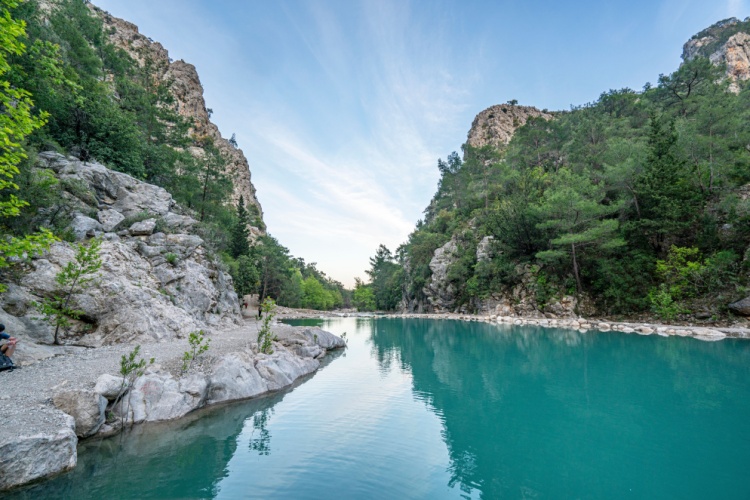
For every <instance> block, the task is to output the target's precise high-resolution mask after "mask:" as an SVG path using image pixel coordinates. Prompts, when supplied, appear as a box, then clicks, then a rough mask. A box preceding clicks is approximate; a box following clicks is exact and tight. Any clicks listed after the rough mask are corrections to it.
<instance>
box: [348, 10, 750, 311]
mask: <svg viewBox="0 0 750 500" xmlns="http://www.w3.org/2000/svg"><path fill="white" fill-rule="evenodd" d="M748 24H750V23H747V22H745V23H737V24H734V25H733V26H731V33H725V32H722V31H721V27H722V26H721V24H719V25H716V26H715V27H712V28H710V30H711V29H712V30H714V31H718V32H720V35H721V37H723V38H721V37H720V38H719V40H720V41H721V40H722V39H723V40H726V38H727V37H728V36H729V35H731V34H733V33H736V32H737V31H739V30H742V29H745V30H746V31H750V30H749V29H747V28H750V26H746V25H748ZM707 32H708V30H707ZM697 36H701V35H700V34H699V35H697ZM729 84H730V82H729V80H728V79H727V78H726V75H725V69H724V68H722V67H719V66H716V65H713V64H712V63H711V62H710V61H709V60H708V59H707V58H706V57H696V58H694V59H692V60H689V61H685V62H684V63H683V64H682V65H681V66H680V68H679V69H678V70H677V71H675V72H674V73H672V74H669V75H661V76H660V77H659V80H658V83H657V84H656V85H653V86H652V85H650V84H646V85H645V86H644V88H643V90H641V91H634V90H631V89H628V88H625V89H621V90H610V91H608V92H604V93H602V94H601V96H600V97H599V99H598V100H597V101H596V102H592V103H589V104H586V105H583V106H578V107H572V108H571V109H570V110H569V111H563V112H556V113H554V118H553V119H551V120H549V121H548V120H545V119H543V118H533V119H530V120H529V121H528V123H527V124H526V125H525V126H523V127H520V128H519V129H518V130H517V131H516V133H515V135H514V136H513V138H512V140H511V142H510V143H509V144H508V145H507V147H501V148H493V147H491V146H485V147H481V148H474V147H471V146H468V145H465V146H464V147H463V155H459V154H457V153H452V154H450V155H449V156H448V157H447V158H446V159H445V160H443V159H440V160H438V165H437V166H438V169H439V170H440V175H441V177H440V181H439V184H438V188H437V192H436V193H435V195H434V197H433V199H432V201H431V202H430V204H429V206H428V207H427V209H426V210H425V211H424V219H423V220H420V221H419V222H418V223H417V226H416V229H415V230H414V231H413V232H412V233H411V234H410V235H409V238H408V241H407V242H406V243H404V244H403V245H401V246H400V247H399V248H398V249H397V250H396V252H395V253H391V252H390V251H389V250H388V249H387V248H385V247H383V246H381V247H380V248H379V249H378V251H377V254H376V255H375V256H374V257H373V258H372V259H371V269H370V271H369V274H370V276H371V278H372V281H371V283H369V284H365V283H363V282H358V286H357V289H356V290H355V292H354V300H355V303H356V304H357V305H358V306H362V307H371V308H379V309H395V308H398V307H400V306H401V305H402V304H404V303H406V302H408V301H416V302H421V303H424V304H426V303H427V301H426V297H425V285H426V284H427V283H428V282H429V280H430V279H431V269H430V267H429V264H430V261H431V259H432V258H433V255H434V252H435V250H436V249H438V248H439V247H441V246H442V245H444V244H446V243H447V242H449V241H451V240H453V241H455V242H456V246H457V249H458V250H457V252H456V253H457V255H456V256H455V258H454V260H453V262H452V263H451V265H450V267H449V268H448V274H447V279H448V281H449V283H450V285H452V289H454V290H455V291H456V292H455V294H456V297H455V298H456V309H459V308H461V309H463V310H476V309H478V308H479V307H480V305H481V303H482V301H483V300H485V299H487V298H488V297H490V296H492V295H493V294H495V293H498V292H502V291H504V290H509V289H511V288H512V287H514V286H515V285H517V284H518V283H519V280H520V279H521V274H522V272H531V273H532V274H533V276H534V281H535V283H534V287H535V290H534V292H535V294H536V300H537V302H538V303H539V304H540V306H543V305H544V303H545V301H546V300H548V299H549V298H551V297H554V296H560V295H563V294H568V295H576V296H579V297H580V296H585V297H588V299H589V300H590V301H592V302H593V304H595V306H596V309H597V311H598V312H599V313H602V314H634V313H641V312H651V313H655V314H657V315H659V316H661V317H662V318H664V319H674V318H675V317H678V316H683V317H685V316H684V315H688V314H693V315H696V314H698V315H702V316H703V317H707V316H720V315H722V314H725V313H727V308H726V306H727V304H728V303H730V302H732V301H735V300H738V299H741V298H743V297H745V295H746V288H745V287H746V286H747V284H748V280H747V271H748V269H747V267H748V264H749V262H748V254H747V251H748V246H750V201H749V200H748V196H749V195H750V189H748V183H750V88H748V85H746V84H745V85H744V86H743V85H741V86H740V91H739V92H738V93H735V92H731V91H728V88H729ZM513 104H514V103H513V102H509V104H508V106H512V105H513ZM487 237H490V238H487ZM483 240H484V241H485V242H489V245H490V251H489V257H488V258H483V259H479V258H478V257H477V247H478V245H479V244H480V242H481V241H483ZM402 298H403V302H402Z"/></svg>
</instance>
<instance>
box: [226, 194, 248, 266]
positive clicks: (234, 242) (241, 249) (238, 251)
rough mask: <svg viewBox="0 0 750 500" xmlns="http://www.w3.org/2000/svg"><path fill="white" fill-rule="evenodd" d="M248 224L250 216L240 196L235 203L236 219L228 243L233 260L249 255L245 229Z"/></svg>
mask: <svg viewBox="0 0 750 500" xmlns="http://www.w3.org/2000/svg"><path fill="white" fill-rule="evenodd" d="M249 224H250V216H249V214H248V213H247V210H246V209H245V199H244V197H243V196H242V195H240V200H239V201H238V202H237V219H236V221H235V223H234V226H233V227H232V236H231V242H230V251H231V254H232V257H234V258H235V259H236V258H238V257H239V256H240V255H249V254H250V243H249V242H248V237H249V232H248V229H247V227H248V225H249Z"/></svg>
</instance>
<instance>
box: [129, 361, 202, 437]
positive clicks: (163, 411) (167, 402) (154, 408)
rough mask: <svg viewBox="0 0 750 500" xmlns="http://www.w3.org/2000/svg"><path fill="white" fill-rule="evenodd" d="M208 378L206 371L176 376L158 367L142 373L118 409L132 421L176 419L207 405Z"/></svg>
mask: <svg viewBox="0 0 750 500" xmlns="http://www.w3.org/2000/svg"><path fill="white" fill-rule="evenodd" d="M207 388H208V382H207V380H206V377H205V376H204V375H199V374H196V375H190V376H187V377H182V378H180V379H179V380H175V379H174V378H173V377H172V376H171V375H169V374H168V373H164V372H161V371H160V370H157V371H155V372H151V373H147V374H145V375H143V376H142V377H139V378H138V380H136V382H135V384H134V385H133V387H132V389H131V390H130V391H129V392H128V394H127V395H126V396H125V397H124V398H123V400H122V401H121V402H120V403H119V404H118V406H117V408H116V409H115V412H116V413H118V414H122V413H123V412H124V413H126V420H127V421H130V422H132V423H136V424H137V423H140V422H159V421H162V420H174V419H176V418H180V417H182V416H184V415H186V414H187V413H189V412H191V411H193V410H195V409H197V408H200V407H201V406H203V404H204V403H205V400H206V391H207Z"/></svg>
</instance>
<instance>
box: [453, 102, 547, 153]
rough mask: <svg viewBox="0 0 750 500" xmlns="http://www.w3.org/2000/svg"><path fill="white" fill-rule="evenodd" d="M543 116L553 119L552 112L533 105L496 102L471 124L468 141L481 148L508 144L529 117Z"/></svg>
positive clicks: (471, 144)
mask: <svg viewBox="0 0 750 500" xmlns="http://www.w3.org/2000/svg"><path fill="white" fill-rule="evenodd" d="M536 117H542V118H544V119H545V120H550V119H552V115H551V114H550V113H547V112H544V111H540V110H538V109H536V108H534V107H532V106H518V105H513V104H496V105H494V106H490V107H489V108H487V109H485V110H484V111H482V112H481V113H479V114H478V115H477V116H476V118H474V121H473V122H472V124H471V129H470V130H469V137H468V139H467V140H466V143H467V144H469V145H470V146H473V147H476V148H480V147H482V146H487V145H492V146H495V147H502V146H505V145H507V144H508V143H509V142H510V140H511V138H512V137H513V134H514V133H515V131H516V130H517V129H518V128H519V127H522V126H524V125H525V124H526V122H527V121H528V120H529V118H536Z"/></svg>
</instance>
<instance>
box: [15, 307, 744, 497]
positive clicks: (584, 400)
mask: <svg viewBox="0 0 750 500" xmlns="http://www.w3.org/2000/svg"><path fill="white" fill-rule="evenodd" d="M296 324H308V325H309V324H319V325H321V326H322V327H323V328H325V329H327V330H329V331H332V332H334V333H337V334H342V333H344V332H346V334H347V338H348V341H349V347H348V349H347V350H346V351H344V352H339V353H335V354H333V355H331V356H329V358H328V359H327V360H326V364H325V366H324V367H323V368H322V369H321V370H320V371H319V372H318V373H316V374H314V375H312V376H311V377H308V378H307V379H305V380H302V381H300V382H299V383H298V384H296V385H295V387H293V388H291V389H289V390H286V391H283V392H279V393H275V394H272V395H270V396H267V397H263V398H259V399H255V400H250V401H245V402H240V403H235V404H231V405H226V406H221V407H216V408H210V409H206V410H202V411H200V412H198V413H196V414H194V415H192V416H190V417H189V418H187V419H183V420H180V421H177V422H172V423H169V424H158V425H143V426H139V427H136V428H135V429H134V430H133V431H131V432H130V433H128V434H125V435H123V436H118V437H115V438H110V439H106V440H99V441H88V442H85V443H83V444H81V445H80V447H79V464H78V467H77V468H76V469H75V470H74V471H73V472H71V473H69V474H66V475H63V476H60V477H58V478H55V479H52V480H50V481H46V482H44V483H41V484H38V485H35V486H33V487H30V488H26V489H24V490H20V491H16V492H14V493H12V494H9V495H7V497H8V498H35V499H36V498H45V499H47V498H74V499H82V498H97V499H99V498H230V499H231V498H274V499H276V498H282V499H284V498H289V499H306V498H336V499H338V498H342V499H348V498H353V499H358V498H385V499H399V498H429V499H433V498H607V499H617V498H658V499H663V498H680V499H685V498H697V499H707V498H722V499H729V498H750V472H748V470H750V469H749V467H750V425H748V422H750V341H742V340H723V341H720V342H702V341H699V340H695V339H690V338H663V337H659V336H655V335H652V336H640V335H637V334H623V333H617V332H608V333H601V332H593V331H590V332H586V333H579V332H576V331H572V330H559V329H540V328H534V327H516V326H505V325H492V324H485V323H466V322H458V321H449V320H445V321H438V320H419V319H365V318H342V319H336V320H309V321H304V322H303V321H298V322H296Z"/></svg>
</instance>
